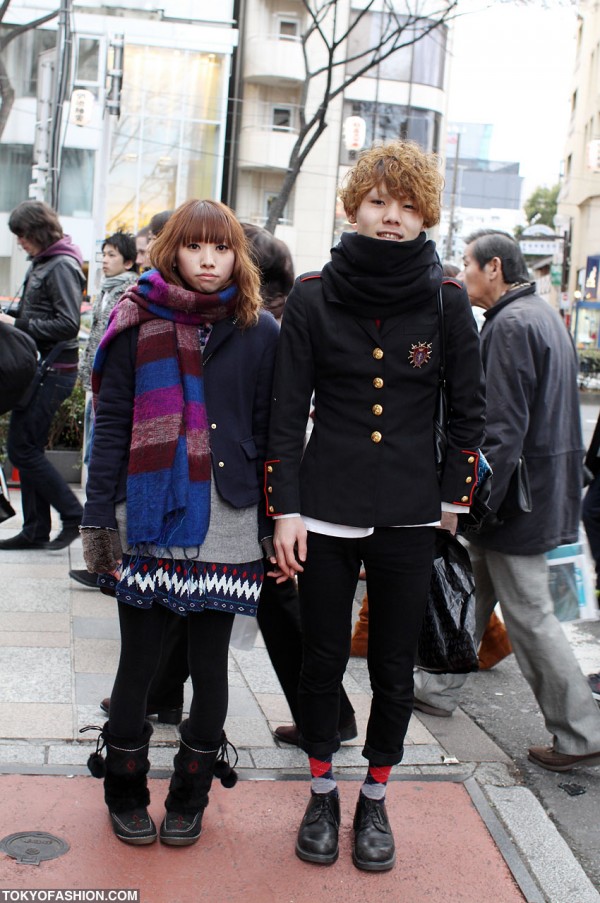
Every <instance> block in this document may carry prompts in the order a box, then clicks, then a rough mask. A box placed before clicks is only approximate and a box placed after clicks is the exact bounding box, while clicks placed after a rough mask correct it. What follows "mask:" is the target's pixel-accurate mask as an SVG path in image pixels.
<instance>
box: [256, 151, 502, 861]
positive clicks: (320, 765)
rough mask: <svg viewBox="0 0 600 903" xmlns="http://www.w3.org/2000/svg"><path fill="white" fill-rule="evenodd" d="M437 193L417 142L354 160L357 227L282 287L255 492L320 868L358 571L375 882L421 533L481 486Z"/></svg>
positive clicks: (358, 846)
mask: <svg viewBox="0 0 600 903" xmlns="http://www.w3.org/2000/svg"><path fill="white" fill-rule="evenodd" d="M441 189H442V178H441V175H440V173H439V170H438V161H437V159H436V157H435V156H434V155H432V154H427V153H425V152H424V151H423V150H422V149H421V148H419V147H418V146H417V145H416V144H411V143H409V142H402V141H395V142H391V143H389V144H386V145H383V146H380V147H374V148H371V149H370V150H368V151H367V152H366V153H365V154H363V155H362V156H361V158H360V159H359V161H358V163H357V164H356V166H355V167H354V168H353V169H352V170H351V171H350V173H349V175H348V178H347V180H346V183H345V185H344V187H343V189H342V192H341V197H342V201H343V204H344V208H345V211H346V214H347V216H348V220H349V222H350V223H352V224H353V225H354V226H355V230H354V231H353V232H345V233H344V234H343V235H342V238H341V241H340V243H339V244H338V245H337V247H335V248H334V249H333V251H332V254H331V260H330V261H329V262H328V263H327V264H326V265H325V267H324V268H323V270H322V271H321V272H318V273H308V274H305V275H303V276H300V277H299V279H297V280H296V283H295V285H294V288H293V289H292V292H291V294H290V295H289V297H288V301H287V304H286V312H285V316H284V318H283V326H282V329H281V336H280V341H279V349H278V355H277V364H276V371H275V383H274V391H273V406H272V414H271V425H270V437H269V453H268V458H267V462H266V475H265V477H266V479H265V488H266V493H265V494H266V499H267V508H268V511H269V513H270V514H271V515H272V516H274V517H275V518H276V523H275V539H274V543H275V551H276V564H277V569H276V571H275V573H276V574H279V579H283V578H284V577H287V578H293V577H294V576H296V575H298V586H299V591H300V604H301V612H302V628H303V642H304V658H303V666H302V675H301V678H300V687H299V699H298V702H299V713H300V724H299V727H300V730H301V742H300V745H301V746H302V748H303V749H304V750H305V752H306V753H307V754H308V756H309V765H310V773H311V778H312V781H311V799H310V802H309V804H308V808H307V810H306V813H305V816H304V818H303V820H302V823H301V825H300V829H299V832H298V839H297V843H296V854H297V855H298V856H299V857H300V858H301V859H303V860H306V861H309V862H315V863H320V864H323V865H329V864H331V863H333V862H335V860H336V859H337V857H338V830H339V823H340V800H339V795H338V789H337V785H336V782H335V779H334V776H333V768H332V757H333V754H334V753H335V752H336V751H337V749H338V748H339V745H340V737H339V732H338V716H339V701H340V686H341V682H342V677H343V675H344V670H345V668H346V664H347V661H348V656H349V652H350V634H351V614H352V602H353V597H354V592H355V589H356V583H357V579H358V574H359V570H360V567H361V563H362V562H364V565H365V569H366V574H367V591H368V594H369V602H370V623H369V650H368V664H369V673H370V678H371V686H372V688H373V699H372V704H371V712H370V716H369V721H368V725H367V733H366V742H365V746H364V749H363V756H364V757H365V758H366V759H367V760H368V763H369V764H368V771H367V775H366V778H365V782H364V784H363V785H362V788H361V792H360V794H359V798H358V804H357V807H356V813H355V816H354V846H353V861H354V864H355V865H356V867H357V868H359V869H364V870H366V871H385V870H387V869H390V868H392V867H393V865H394V862H395V857H396V854H395V845H394V838H393V835H392V831H391V828H390V825H389V821H388V818H387V813H386V808H385V792H386V784H387V780H388V777H389V774H390V771H391V769H392V766H394V765H396V764H397V763H399V762H400V761H401V760H402V755H403V744H404V738H405V735H406V730H407V727H408V722H409V720H410V716H411V712H412V705H413V662H414V655H415V648H416V644H417V639H418V635H419V632H420V627H421V622H422V619H423V612H424V608H425V602H426V598H427V591H428V587H429V582H430V576H431V566H432V559H433V551H434V541H435V527H442V528H443V529H446V530H449V531H450V532H452V533H454V532H455V530H456V523H457V514H458V513H459V512H461V511H467V510H468V509H469V505H470V501H471V498H472V493H473V490H474V488H475V486H476V483H477V462H478V454H477V448H478V447H479V445H480V443H481V440H482V438H483V427H484V397H483V375H482V369H481V361H480V356H479V337H478V333H477V329H476V327H475V321H474V319H473V315H472V313H471V309H470V305H469V301H468V299H467V295H466V292H465V291H464V289H463V288H462V286H461V285H460V284H458V283H456V282H452V281H450V282H448V283H447V284H444V285H442V282H443V277H442V267H441V264H440V261H439V258H438V255H437V252H436V249H435V244H434V242H433V241H431V240H428V238H427V236H426V234H425V232H424V231H423V230H424V228H427V227H430V226H433V225H435V224H436V223H437V222H438V220H439V214H440V193H441ZM440 295H441V297H442V300H443V307H444V334H443V337H444V341H445V360H446V392H447V397H448V404H449V407H450V409H451V410H452V421H451V423H450V425H449V428H448V452H447V455H446V461H445V465H444V469H443V474H442V477H441V482H440V481H439V480H438V477H437V472H436V462H435V455H434V410H435V403H436V398H437V393H438V374H439V367H440V348H441V336H440V318H439V313H438V298H439V297H440ZM313 392H314V394H315V399H316V401H315V417H314V428H313V430H312V433H311V437H310V440H309V442H308V445H307V447H306V450H304V448H303V442H304V431H305V425H306V420H307V417H308V413H309V409H310V403H311V397H312V395H313ZM272 560H273V562H274V563H275V558H273V559H272Z"/></svg>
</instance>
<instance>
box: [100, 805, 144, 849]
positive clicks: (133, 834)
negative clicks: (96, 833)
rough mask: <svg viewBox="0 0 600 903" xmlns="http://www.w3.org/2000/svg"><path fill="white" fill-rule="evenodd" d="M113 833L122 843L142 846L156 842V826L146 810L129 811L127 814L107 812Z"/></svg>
mask: <svg viewBox="0 0 600 903" xmlns="http://www.w3.org/2000/svg"><path fill="white" fill-rule="evenodd" d="M108 814H109V815H110V820H111V822H112V827H113V831H114V832H115V834H116V835H117V837H118V838H119V840H122V841H123V842H124V843H131V844H133V845H134V846H142V845H143V844H147V843H154V841H155V840H156V825H155V824H154V822H153V821H152V818H151V817H150V815H149V814H148V810H147V809H131V810H130V811H129V812H111V811H110V809H109V810H108Z"/></svg>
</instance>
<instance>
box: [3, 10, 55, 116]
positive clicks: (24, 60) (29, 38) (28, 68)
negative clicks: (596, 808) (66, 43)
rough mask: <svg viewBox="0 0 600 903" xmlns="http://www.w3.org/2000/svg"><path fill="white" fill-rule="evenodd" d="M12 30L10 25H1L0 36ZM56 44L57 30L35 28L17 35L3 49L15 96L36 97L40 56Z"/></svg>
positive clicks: (4, 61)
mask: <svg viewBox="0 0 600 903" xmlns="http://www.w3.org/2000/svg"><path fill="white" fill-rule="evenodd" d="M10 31H12V27H11V26H10V25H0V38H4V37H6V35H7V34H9V32H10ZM55 46H56V31H51V30H46V29H43V28H35V29H31V30H30V31H25V32H23V33H22V34H19V35H17V37H16V38H14V39H13V40H12V41H11V42H10V43H9V44H8V45H7V46H6V47H5V48H4V50H3V51H2V61H3V63H4V65H5V67H6V71H7V73H8V77H9V79H10V83H11V85H12V87H13V89H14V92H15V97H17V98H18V97H35V96H36V94H37V79H38V56H39V55H40V53H43V52H44V50H49V49H50V48H52V47H55Z"/></svg>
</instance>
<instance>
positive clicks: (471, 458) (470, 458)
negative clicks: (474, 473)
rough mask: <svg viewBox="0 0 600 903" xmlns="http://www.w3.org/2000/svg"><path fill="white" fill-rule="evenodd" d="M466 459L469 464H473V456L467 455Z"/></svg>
mask: <svg viewBox="0 0 600 903" xmlns="http://www.w3.org/2000/svg"><path fill="white" fill-rule="evenodd" d="M467 461H468V462H469V464H474V463H475V458H474V457H473V455H469V457H468V458H467Z"/></svg>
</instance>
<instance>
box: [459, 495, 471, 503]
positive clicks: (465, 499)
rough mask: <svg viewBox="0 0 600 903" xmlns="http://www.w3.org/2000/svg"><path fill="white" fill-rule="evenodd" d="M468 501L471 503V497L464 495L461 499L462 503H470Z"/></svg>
mask: <svg viewBox="0 0 600 903" xmlns="http://www.w3.org/2000/svg"><path fill="white" fill-rule="evenodd" d="M468 501H469V496H468V495H463V497H462V498H461V502H468Z"/></svg>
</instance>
